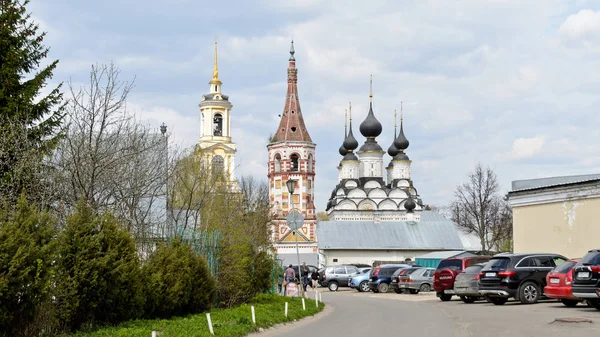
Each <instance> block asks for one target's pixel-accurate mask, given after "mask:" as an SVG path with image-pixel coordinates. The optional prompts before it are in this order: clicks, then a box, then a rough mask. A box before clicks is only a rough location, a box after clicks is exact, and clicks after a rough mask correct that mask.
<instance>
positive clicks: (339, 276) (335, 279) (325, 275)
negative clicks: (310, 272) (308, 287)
mask: <svg viewBox="0 0 600 337" xmlns="http://www.w3.org/2000/svg"><path fill="white" fill-rule="evenodd" d="M356 273H358V268H356V267H354V266H350V265H343V264H342V265H331V266H327V267H325V268H323V269H322V274H320V279H321V283H320V284H321V286H323V287H327V288H329V290H330V291H337V290H338V288H339V287H348V286H349V282H350V276H351V275H353V274H356Z"/></svg>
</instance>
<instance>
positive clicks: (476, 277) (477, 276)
mask: <svg viewBox="0 0 600 337" xmlns="http://www.w3.org/2000/svg"><path fill="white" fill-rule="evenodd" d="M481 274H483V273H481ZM481 274H477V275H475V277H474V278H473V279H475V280H479V278H480V277H481Z"/></svg>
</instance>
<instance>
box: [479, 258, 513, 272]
mask: <svg viewBox="0 0 600 337" xmlns="http://www.w3.org/2000/svg"><path fill="white" fill-rule="evenodd" d="M509 263H510V259H509V258H507V257H504V258H503V257H499V258H492V259H491V260H490V262H488V263H487V264H486V265H485V269H487V270H504V269H506V267H508V264H509Z"/></svg>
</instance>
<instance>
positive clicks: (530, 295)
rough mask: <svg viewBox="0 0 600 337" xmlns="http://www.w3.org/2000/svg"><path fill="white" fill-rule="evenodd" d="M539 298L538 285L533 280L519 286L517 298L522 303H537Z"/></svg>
mask: <svg viewBox="0 0 600 337" xmlns="http://www.w3.org/2000/svg"><path fill="white" fill-rule="evenodd" d="M539 298H540V287H538V285H537V284H535V283H533V282H525V283H524V284H523V285H521V287H520V288H519V299H520V300H521V303H523V304H533V303H537V301H538V299H539Z"/></svg>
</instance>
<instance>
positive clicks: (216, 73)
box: [210, 36, 221, 83]
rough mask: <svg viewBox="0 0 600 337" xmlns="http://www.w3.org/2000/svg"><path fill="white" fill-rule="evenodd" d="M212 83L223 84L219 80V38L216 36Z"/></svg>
mask: <svg viewBox="0 0 600 337" xmlns="http://www.w3.org/2000/svg"><path fill="white" fill-rule="evenodd" d="M210 82H211V83H221V80H219V63H218V54H217V37H216V36H215V58H214V63H213V78H212V80H211V81H210Z"/></svg>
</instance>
